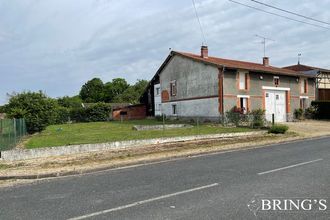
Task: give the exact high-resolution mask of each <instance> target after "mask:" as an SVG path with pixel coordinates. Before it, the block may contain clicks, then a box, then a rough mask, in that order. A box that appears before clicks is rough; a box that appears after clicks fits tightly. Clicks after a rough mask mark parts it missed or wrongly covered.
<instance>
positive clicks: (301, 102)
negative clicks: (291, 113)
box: [300, 98, 307, 109]
mask: <svg viewBox="0 0 330 220" xmlns="http://www.w3.org/2000/svg"><path fill="white" fill-rule="evenodd" d="M306 100H307V99H306V98H302V99H300V108H301V109H306V104H307V103H306Z"/></svg>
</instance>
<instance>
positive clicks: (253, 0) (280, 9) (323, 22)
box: [251, 0, 330, 25]
mask: <svg viewBox="0 0 330 220" xmlns="http://www.w3.org/2000/svg"><path fill="white" fill-rule="evenodd" d="M251 1H252V2H255V3H257V4H260V5H264V6H267V7H270V8H273V9H276V10H279V11H284V12H286V13H289V14H293V15H296V16H299V17H302V18H305V19H309V20H312V21H316V22H319V23H322V24H327V25H330V23H329V22H325V21H321V20H318V19H315V18H312V17H308V16H305V15H301V14H298V13H295V12H292V11H288V10H285V9H282V8H278V7H276V6H273V5H269V4H266V3H263V2H259V1H256V0H251Z"/></svg>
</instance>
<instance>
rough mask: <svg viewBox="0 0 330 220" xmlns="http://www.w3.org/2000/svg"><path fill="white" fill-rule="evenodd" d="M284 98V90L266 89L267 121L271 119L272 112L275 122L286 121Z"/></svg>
mask: <svg viewBox="0 0 330 220" xmlns="http://www.w3.org/2000/svg"><path fill="white" fill-rule="evenodd" d="M285 100H286V97H285V91H275V90H266V96H265V104H266V105H265V108H266V119H267V120H268V121H271V120H272V114H274V117H275V122H284V121H286V102H285Z"/></svg>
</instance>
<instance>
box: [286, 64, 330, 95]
mask: <svg viewBox="0 0 330 220" xmlns="http://www.w3.org/2000/svg"><path fill="white" fill-rule="evenodd" d="M284 68H285V69H290V70H294V71H299V72H303V73H305V74H308V75H312V76H314V77H315V82H316V99H318V100H330V70H328V69H324V68H319V67H313V66H307V65H302V64H300V63H299V62H298V64H296V65H292V66H287V67H284Z"/></svg>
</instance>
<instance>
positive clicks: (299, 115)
mask: <svg viewBox="0 0 330 220" xmlns="http://www.w3.org/2000/svg"><path fill="white" fill-rule="evenodd" d="M303 113H304V111H303V110H302V109H301V108H298V109H295V110H294V113H293V114H294V117H295V118H296V119H298V120H301V119H302V118H303Z"/></svg>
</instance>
